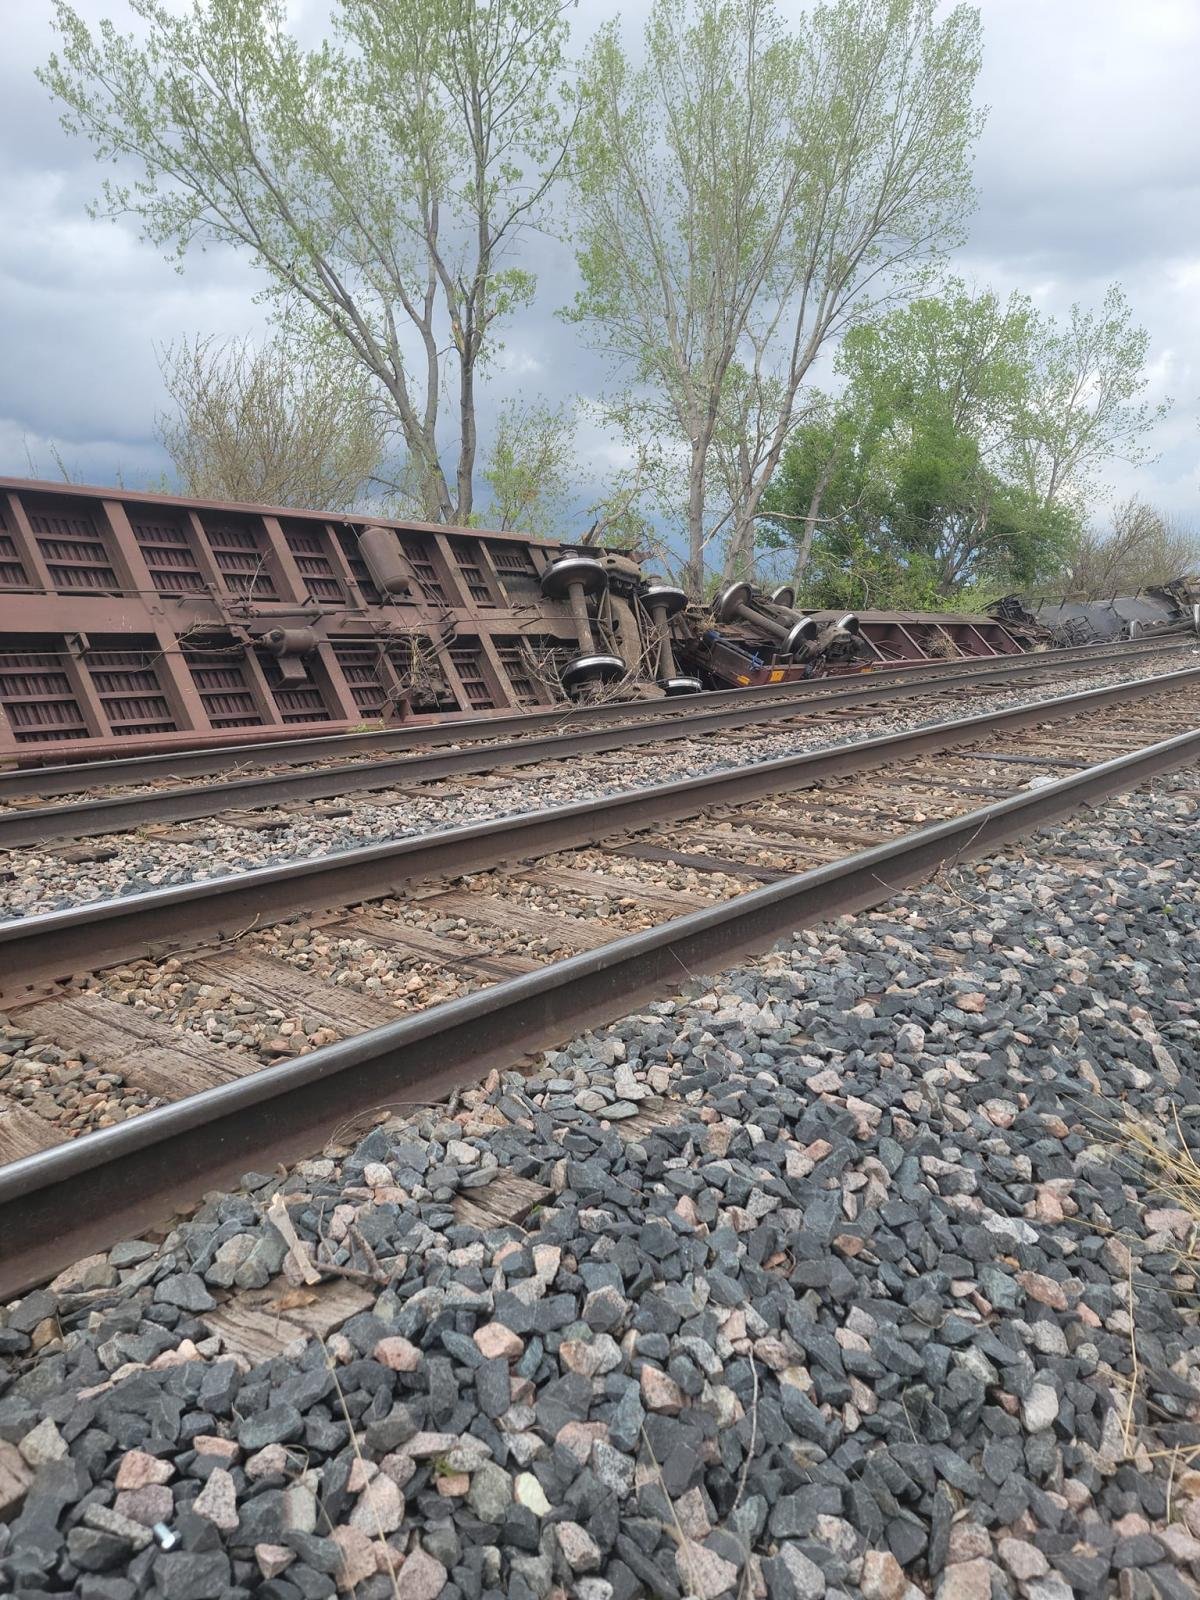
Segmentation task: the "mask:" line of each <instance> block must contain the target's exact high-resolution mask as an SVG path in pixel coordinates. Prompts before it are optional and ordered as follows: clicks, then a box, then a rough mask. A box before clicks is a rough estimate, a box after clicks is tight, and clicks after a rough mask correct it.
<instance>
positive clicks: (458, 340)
mask: <svg viewBox="0 0 1200 1600" xmlns="http://www.w3.org/2000/svg"><path fill="white" fill-rule="evenodd" d="M334 3H335V4H336V8H337V9H336V14H335V18H334V24H333V38H332V40H331V41H330V42H327V43H324V44H322V45H321V46H320V47H319V48H318V49H316V50H305V49H303V48H302V47H301V45H300V44H299V43H298V41H297V40H296V39H295V38H294V37H293V36H292V35H291V34H290V33H289V32H288V29H287V10H288V7H287V5H286V4H285V0H193V3H192V5H191V7H190V9H189V10H188V11H186V12H185V13H183V14H182V15H179V14H176V13H175V11H174V10H173V9H171V8H169V7H168V5H167V4H165V3H164V0H128V4H129V6H130V9H131V10H132V11H133V13H134V14H135V16H136V17H137V18H138V19H140V21H141V23H142V24H143V34H144V36H143V37H142V38H141V39H140V40H139V39H137V38H135V37H134V36H124V35H122V34H120V33H118V31H117V30H116V29H115V28H114V26H113V24H112V23H111V22H109V21H105V22H102V23H101V24H100V26H99V29H98V30H97V32H96V33H95V34H93V33H92V32H91V31H90V30H89V29H88V28H87V26H86V25H85V24H84V22H83V21H82V19H81V18H80V17H79V15H78V14H77V12H76V11H75V10H74V9H73V8H72V7H71V6H70V5H69V4H68V3H67V0H55V12H56V18H57V29H58V32H59V35H60V37H61V40H62V52H61V55H53V56H51V58H50V61H49V63H48V64H47V66H46V67H45V68H44V69H43V70H42V72H41V74H40V76H41V79H42V82H43V83H45V84H46V85H47V86H48V87H49V89H50V90H51V91H52V93H53V94H54V95H55V96H57V98H58V99H59V100H60V101H61V102H62V104H63V106H64V116H63V121H64V125H65V126H66V128H67V129H68V130H69V131H71V132H73V133H81V134H84V135H85V136H86V137H87V138H89V139H90V140H91V142H92V144H93V146H94V148H95V151H96V154H97V156H98V157H99V158H100V159H101V160H103V161H106V162H110V163H113V164H115V165H116V166H117V167H118V173H117V176H116V177H115V178H114V179H113V180H111V181H109V182H107V183H106V184H105V185H104V188H103V204H102V209H103V210H104V212H105V213H106V214H109V215H122V214H130V215H133V216H136V217H137V218H138V219H139V220H140V222H141V224H142V227H143V229H144V232H145V234H146V236H147V237H149V238H150V239H152V240H153V241H154V242H156V243H158V244H161V245H165V246H167V247H169V248H170V250H171V251H172V252H173V253H174V254H175V256H176V257H177V259H178V260H179V261H180V262H182V260H183V258H184V256H185V255H186V253H187V251H188V250H189V249H190V248H191V247H192V246H194V245H201V246H203V245H207V244H214V243H216V244H222V245H227V246H231V247H232V248H234V249H236V250H238V251H240V252H243V253H245V254H246V255H248V256H249V257H250V259H251V260H252V261H253V262H254V264H255V266H256V267H258V268H259V269H260V270H261V272H262V274H263V280H264V284H265V292H266V293H267V294H268V295H269V296H272V297H274V298H275V299H276V300H277V301H278V302H283V303H287V304H289V305H291V304H294V303H299V304H301V305H302V306H304V307H305V308H306V310H307V313H308V314H309V315H310V316H311V317H312V318H313V319H315V321H316V322H317V323H318V324H319V325H320V326H321V327H323V328H324V329H326V330H329V331H331V332H332V333H334V334H335V335H336V336H337V337H338V338H339V339H340V340H342V341H343V342H344V344H345V347H346V348H347V349H348V350H349V351H350V352H351V353H352V355H353V356H354V358H355V359H356V361H357V362H358V363H359V365H360V366H361V368H362V370H363V373H364V375H365V376H366V377H367V378H368V379H369V380H371V381H373V382H374V383H377V384H378V385H379V386H380V389H381V391H382V392H383V393H384V394H385V395H386V396H387V397H388V400H389V402H390V405H391V407H392V409H393V412H394V414H395V416H396V417H397V418H398V420H399V423H400V427H401V429H402V432H403V436H404V440H405V444H406V446H407V449H408V452H409V460H410V469H409V478H410V481H411V482H412V483H413V484H414V485H415V486H416V489H417V493H418V495H419V498H420V502H421V506H422V509H423V511H424V514H425V515H426V516H427V517H429V518H430V519H432V520H439V521H454V522H465V521H466V520H467V519H468V518H469V517H470V515H471V510H472V506H473V492H474V473H475V465H476V454H477V448H478V433H477V422H476V406H477V383H478V379H479V374H480V370H481V368H482V366H483V365H484V364H485V362H486V358H487V356H488V353H489V352H490V351H491V350H492V349H493V348H494V346H495V343H496V339H497V335H498V333H499V330H500V328H501V326H502V324H503V323H504V321H505V319H506V318H507V317H509V316H510V315H511V314H512V313H513V311H515V310H516V309H517V308H518V307H520V306H522V305H524V304H526V303H527V302H528V301H529V299H530V297H531V295H532V294H533V291H534V279H533V277H532V276H531V274H530V273H529V272H528V271H526V270H524V269H523V268H521V267H520V266H518V265H516V264H515V263H514V261H513V251H514V246H515V245H516V244H517V242H518V241H519V239H520V238H521V236H522V234H523V233H524V232H525V230H527V229H529V228H531V227H535V226H537V225H538V224H539V223H540V221H541V220H542V218H543V215H544V209H545V201H546V196H547V194H548V192H549V190H550V188H551V186H552V184H553V182H554V180H555V178H556V176H557V175H558V173H559V170H560V168H561V165H562V162H563V159H564V156H565V152H566V148H567V143H568V140H569V137H570V132H571V120H570V118H569V117H568V116H566V115H565V113H564V101H563V94H562V82H563V48H564V43H565V37H566V21H565V18H564V14H563V11H564V6H563V0H488V3H487V4H478V3H477V0H334ZM444 392H448V393H452V394H453V397H454V413H455V414H454V417H453V428H452V430H447V429H445V428H444V427H443V423H442V416H441V410H442V400H443V393H444ZM448 431H452V432H453V435H454V441H453V448H454V450H455V453H456V461H455V467H454V471H453V473H452V474H448V473H447V472H446V471H445V470H444V468H443V465H442V455H441V452H442V450H443V448H444V447H445V446H446V444H447V443H448V440H447V438H446V434H447V432H448Z"/></svg>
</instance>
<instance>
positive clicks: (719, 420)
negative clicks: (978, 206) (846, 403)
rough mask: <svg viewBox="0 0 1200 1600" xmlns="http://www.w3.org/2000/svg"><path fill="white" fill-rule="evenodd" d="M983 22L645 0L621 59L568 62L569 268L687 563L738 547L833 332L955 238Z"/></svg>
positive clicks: (610, 49)
mask: <svg viewBox="0 0 1200 1600" xmlns="http://www.w3.org/2000/svg"><path fill="white" fill-rule="evenodd" d="M978 66H979V19H978V15H977V13H976V11H975V10H974V9H973V8H971V7H969V6H966V5H958V6H955V7H953V8H952V9H951V10H949V11H948V12H944V13H943V11H942V8H941V7H939V6H937V5H936V4H935V0H831V3H828V4H819V5H817V6H815V7H814V8H813V9H811V10H805V11H801V12H800V13H799V14H798V15H797V16H796V17H795V18H794V19H790V20H789V24H788V25H785V23H784V20H783V18H782V16H781V14H780V13H779V11H778V10H776V8H775V6H774V5H773V4H772V3H771V0H654V3H653V4H652V7H651V11H650V15H649V18H648V20H647V23H646V27H645V35H644V50H643V52H642V55H641V57H640V59H638V60H636V61H635V60H634V59H632V58H631V57H630V56H629V55H628V54H627V53H626V51H625V49H624V47H623V46H622V44H621V42H620V38H619V35H618V31H617V28H616V25H615V24H610V25H609V26H607V27H605V28H602V29H601V30H600V33H599V35H598V37H597V38H596V40H595V42H594V43H593V45H592V48H591V50H590V51H589V53H588V56H587V58H586V60H585V62H584V71H583V113H582V116H581V121H580V127H579V133H578V137H577V140H576V143H575V148H574V156H573V178H574V183H575V192H576V202H577V219H578V229H579V232H578V246H577V254H578V261H579V268H580V274H581V278H582V287H581V289H580V292H579V295H578V297H577V299H576V301H575V303H574V305H573V307H572V308H571V309H570V311H569V313H568V315H569V317H570V318H571V319H573V320H574V321H575V322H576V324H577V325H578V326H579V327H581V328H582V329H583V330H584V332H585V334H586V336H587V337H588V338H589V339H590V341H591V342H592V343H593V344H594V345H595V346H596V347H597V348H598V349H600V350H602V351H603V352H605V353H606V354H607V355H608V356H609V357H610V358H611V361H612V365H613V373H614V379H615V380H616V384H617V387H616V389H615V390H614V392H613V394H612V395H611V396H610V408H609V414H610V418H611V420H612V422H613V424H614V426H615V427H617V428H618V429H619V430H620V431H621V432H622V433H623V435H624V437H625V438H626V440H627V441H628V443H629V444H630V445H631V447H633V448H635V449H636V448H637V447H638V446H639V445H640V444H641V443H642V441H644V440H645V439H646V438H647V437H648V436H653V437H655V438H657V439H658V440H660V441H661V442H662V444H663V446H664V459H665V460H666V461H667V462H669V464H670V465H671V467H672V468H673V471H674V475H675V479H674V502H675V505H676V507H677V508H682V516H681V517H679V523H678V524H677V526H678V525H681V527H682V531H683V532H684V535H685V538H686V544H687V551H688V557H687V564H686V572H685V575H686V577H687V578H688V580H689V581H690V582H691V583H692V584H693V585H694V586H695V587H696V589H697V590H699V589H700V588H702V587H703V581H704V577H705V568H706V565H707V562H708V559H709V556H708V551H709V549H710V547H711V546H712V545H713V544H714V542H715V541H718V540H721V541H724V542H725V543H726V544H727V546H728V554H727V565H732V566H736V565H737V564H738V563H739V562H743V561H745V560H746V559H747V558H748V556H749V554H750V552H751V547H752V543H753V538H752V530H753V527H754V519H755V514H756V512H757V509H758V502H759V499H760V496H761V494H762V491H763V489H764V487H765V486H766V483H767V482H768V480H769V478H770V476H771V474H772V472H773V471H774V469H775V466H776V465H777V463H778V461H779V458H780V455H781V453H782V450H783V448H784V445H785V443H786V440H787V438H788V436H789V434H790V433H791V432H792V431H793V429H794V426H795V424H796V421H797V419H798V416H799V415H800V414H801V413H802V412H803V410H804V409H805V406H806V401H805V399H804V396H803V386H804V384H805V381H806V377H807V374H808V372H809V370H810V368H811V366H812V363H813V361H814V360H815V359H816V357H817V355H818V354H819V352H820V350H821V347H822V345H823V344H824V343H825V341H826V339H828V338H829V337H830V335H831V334H833V333H835V332H838V331H840V330H843V329H844V328H846V327H847V326H851V325H853V324H854V323H856V322H857V321H860V320H861V319H862V318H863V317H864V316H865V315H866V314H867V312H868V311H869V308H870V306H871V304H872V300H873V298H874V296H875V295H876V294H877V293H879V292H880V291H881V289H882V286H883V285H884V283H885V282H886V283H887V285H888V286H889V288H890V289H891V290H892V291H894V290H895V289H896V287H897V286H898V285H899V284H900V283H902V282H905V281H910V280H911V277H912V275H913V273H914V272H916V271H917V270H918V268H920V267H921V266H922V265H923V264H924V263H925V262H926V261H927V260H928V258H929V256H930V255H931V254H932V253H934V252H936V251H937V250H939V249H941V248H944V247H945V246H946V245H947V244H950V243H953V242H954V241H955V240H956V239H957V238H958V237H959V236H960V234H961V224H962V219H963V217H964V214H965V212H966V210H967V209H968V208H969V205H970V201H971V184H970V173H969V166H970V147H971V144H972V142H973V140H974V137H975V135H976V133H977V131H978V128H979V126H980V121H981V119H980V116H979V114H978V113H977V112H976V111H975V110H974V109H973V107H972V103H971V91H972V85H973V82H974V79H975V76H976V73H977V70H978Z"/></svg>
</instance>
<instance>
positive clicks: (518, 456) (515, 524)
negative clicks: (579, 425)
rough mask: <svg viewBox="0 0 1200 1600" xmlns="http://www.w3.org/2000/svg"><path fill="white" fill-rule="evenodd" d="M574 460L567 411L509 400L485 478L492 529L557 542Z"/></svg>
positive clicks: (500, 418) (570, 417)
mask: <svg viewBox="0 0 1200 1600" xmlns="http://www.w3.org/2000/svg"><path fill="white" fill-rule="evenodd" d="M574 459H575V415H574V411H573V410H572V408H571V407H570V406H565V405H564V406H557V407H552V406H546V405H542V404H540V403H538V402H525V401H508V402H506V403H505V404H504V405H502V406H501V407H500V410H499V413H498V416H497V421H496V436H495V439H494V440H493V443H492V451H491V455H490V458H489V460H488V464H487V466H486V467H485V468H484V473H483V476H484V478H485V479H486V480H487V483H488V486H489V488H490V489H491V492H492V503H491V506H490V507H489V509H488V512H487V514H486V520H487V522H488V525H489V526H491V527H495V528H503V529H509V528H519V529H520V530H521V531H522V532H523V533H532V534H534V535H536V536H537V537H538V538H539V539H544V538H551V537H554V536H558V537H561V536H562V534H563V527H562V522H563V517H564V515H565V513H566V503H567V499H568V493H569V489H570V476H571V468H572V466H573V463H574Z"/></svg>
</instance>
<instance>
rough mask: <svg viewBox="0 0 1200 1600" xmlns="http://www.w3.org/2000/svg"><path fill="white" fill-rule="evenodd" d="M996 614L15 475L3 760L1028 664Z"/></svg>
mask: <svg viewBox="0 0 1200 1600" xmlns="http://www.w3.org/2000/svg"><path fill="white" fill-rule="evenodd" d="M1021 647H1022V646H1021V644H1020V642H1019V638H1018V634H1017V632H1015V631H1014V630H1013V629H1012V628H1011V627H1008V626H1006V625H1005V624H1003V623H1001V622H993V621H991V620H990V619H986V618H930V617H920V616H912V615H901V614H898V613H870V612H868V613H862V614H860V615H858V616H852V615H837V614H834V613H820V612H819V613H815V614H812V615H809V614H807V613H805V612H804V611H803V610H802V609H797V607H796V604H795V596H794V595H793V594H791V593H790V591H776V593H775V594H774V595H772V596H769V597H768V596H766V595H765V594H763V593H761V592H759V591H758V590H755V589H754V588H753V587H752V586H751V585H749V584H735V585H733V586H732V587H731V588H729V589H727V590H726V591H725V592H724V593H723V594H722V595H721V596H719V597H718V600H717V602H716V603H715V605H714V606H713V607H699V606H696V605H693V604H690V603H689V601H688V597H687V595H686V594H684V592H683V591H682V590H681V589H679V588H677V587H676V586H675V585H673V584H671V583H669V582H666V581H665V580H663V579H661V578H659V577H656V576H655V575H653V574H651V573H648V572H646V571H645V570H644V569H643V564H642V561H641V560H640V559H639V556H638V554H637V553H636V552H634V551H630V550H610V549H604V548H599V547H594V546H589V545H588V544H586V543H585V542H579V541H575V542H571V541H553V540H550V541H545V540H538V539H533V538H530V537H529V536H527V535H525V534H520V533H511V532H501V531H497V530H486V529H476V528H455V527H444V526H441V525H435V524H428V523H419V522H407V521H398V520H389V519H386V518H373V517H362V516H358V517H356V516H344V515H336V514H330V513H326V512H315V511H297V510H291V509H282V508H270V507H263V506H253V505H242V504H231V503H222V502H217V501H208V500H193V499H185V498H180V497H177V496H170V495H156V494H144V493H136V492H131V491H128V490H124V489H104V488H87V487H81V486H78V485H75V484H59V483H43V482H30V481H24V480H20V479H3V478H0V759H7V760H9V761H12V760H18V761H25V762H30V761H47V760H53V761H59V760H62V759H63V758H64V757H65V758H71V757H74V756H79V757H87V756H96V755H102V754H105V753H112V752H115V751H116V750H118V749H119V750H121V751H122V752H133V751H137V750H169V749H172V748H183V747H193V746H196V745H203V744H206V743H221V744H227V743H231V742H237V741H245V742H255V741H261V740H269V739H278V738H280V737H284V736H288V735H303V734H306V733H316V732H318V731H320V732H322V733H329V732H336V731H341V730H348V729H351V728H355V727H360V726H362V725H364V724H367V725H374V724H377V723H382V724H388V723H398V722H404V721H407V720H410V719H416V718H421V719H424V718H431V717H432V718H454V717H480V716H491V715H500V714H503V713H506V712H513V711H519V710H528V709H536V708H538V707H550V706H553V705H554V704H556V703H560V702H567V701H570V700H572V699H577V700H588V699H595V698H597V697H598V696H604V697H612V698H618V697H622V696H624V697H647V696H674V695H687V694H691V693H695V692H697V691H698V690H700V689H703V688H734V687H746V686H751V685H755V684H759V683H771V682H781V681H786V680H788V679H791V678H799V677H806V676H811V675H813V674H814V673H816V672H822V671H835V670H843V671H844V670H855V669H858V668H862V667H869V666H870V665H871V664H873V663H883V662H887V663H889V664H895V663H896V662H897V661H913V662H916V661H920V660H927V659H930V657H932V656H938V655H987V654H1006V653H1011V652H1012V651H1015V650H1018V649H1020V648H1021Z"/></svg>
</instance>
